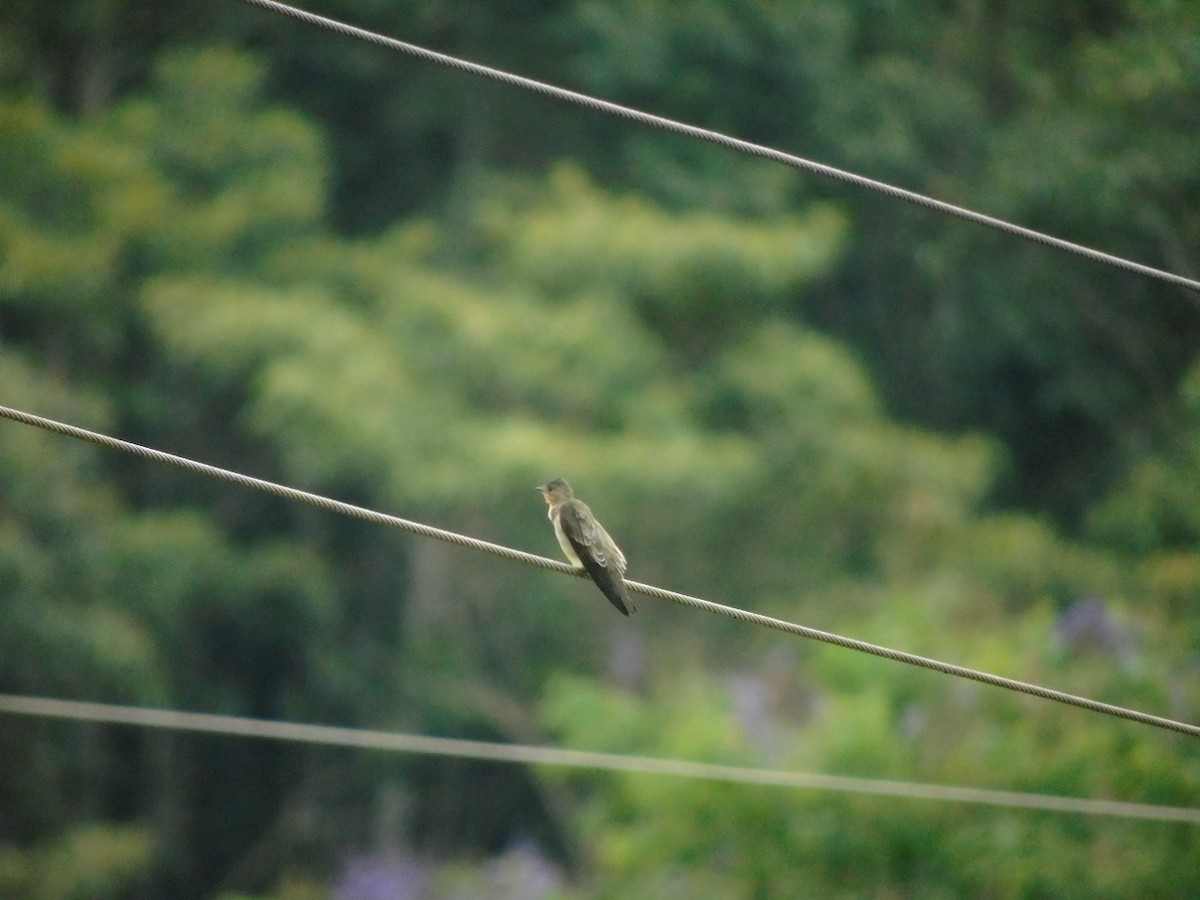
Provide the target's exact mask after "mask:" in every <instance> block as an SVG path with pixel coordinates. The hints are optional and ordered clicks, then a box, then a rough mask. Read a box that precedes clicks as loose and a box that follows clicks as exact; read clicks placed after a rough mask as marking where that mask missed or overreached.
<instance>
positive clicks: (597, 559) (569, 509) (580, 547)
mask: <svg viewBox="0 0 1200 900" xmlns="http://www.w3.org/2000/svg"><path fill="white" fill-rule="evenodd" d="M538 490H539V491H540V492H541V494H542V498H543V499H544V500H545V501H546V505H547V506H548V507H550V509H549V511H548V512H547V516H548V517H549V519H550V521H551V523H553V525H554V536H555V537H557V538H558V545H559V546H560V547H562V551H563V553H564V554H566V557H567V560H568V561H569V562H570V563H571V564H572V565H574V566H579V567H581V568H583V569H584V571H586V572H587V573H588V576H589V577H590V578H591V579H592V581H594V582H596V586H597V587H598V588H600V590H601V592H602V593H603V594H604V596H605V597H607V598H608V602H609V603H611V604H612V605H613V606H615V607H616V608H617V609H619V610H620V611H621V613H622V614H623V615H626V616H627V615H629V613H630V612H631V611H633V612H636V611H637V608H636V607H635V606H634V605H633V603H632V602H630V600H629V592H628V591H626V590H625V554H623V553H622V552H621V548H619V547H618V546H617V545H616V543H615V542H614V541H613V539H612V538H611V537H609V536H608V532H607V531H605V530H604V526H603V525H601V524H600V523H599V522H597V521H596V517H595V516H594V515H592V511H591V510H590V509H588V505H587V504H586V503H584V502H583V501H582V500H576V499H575V494H574V493H573V492H572V491H571V486H570V485H569V484H567V483H566V482H565V481H563V479H561V478H555V479H554V480H553V481H550V482H547V483H546V484H543V485H540V486H539V487H538Z"/></svg>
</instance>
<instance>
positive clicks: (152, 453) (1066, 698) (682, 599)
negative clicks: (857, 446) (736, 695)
mask: <svg viewBox="0 0 1200 900" xmlns="http://www.w3.org/2000/svg"><path fill="white" fill-rule="evenodd" d="M0 417H3V418H6V419H12V420H13V421H15V422H21V423H23V424H25V425H33V426H35V427H37V428H44V429H46V430H47V431H53V432H55V433H57V434H62V435H66V436H67V437H73V438H77V439H79V440H82V441H89V442H91V443H93V444H99V445H100V446H102V447H108V448H111V449H114V450H122V451H124V452H126V453H132V454H134V455H135V456H141V457H143V458H145V459H151V460H154V461H155V462H161V463H168V464H170V465H173V466H179V467H181V468H184V469H187V470H188V471H190V472H197V473H199V474H201V475H208V476H209V477H212V478H219V479H221V480H223V481H231V482H233V483H234V484H240V485H243V486H245V487H251V488H254V489H256V490H260V491H265V492H266V493H268V494H274V495H275V496H277V497H283V498H285V499H288V500H294V501H296V502H298V503H307V504H309V505H310V506H316V507H318V508H320V509H324V510H328V511H330V512H337V513H341V514H342V515H346V516H351V517H352V518H355V519H363V520H364V521H367V522H372V523H375V524H377V525H388V526H390V527H392V528H399V529H402V530H404V531H409V532H412V533H413V534H419V535H422V536H424V537H430V538H435V539H437V540H439V541H446V542H447V543H451V544H457V545H459V546H460V547H469V548H470V549H472V550H480V551H482V552H484V553H491V554H493V555H495V556H501V557H503V558H505V559H510V560H513V561H514V562H521V563H526V564H527V565H532V566H539V567H541V568H543V569H550V570H551V571H553V572H561V573H562V574H564V575H574V576H576V577H586V573H585V572H584V571H583V570H582V569H576V568H574V567H572V566H569V565H567V564H566V563H562V562H557V561H555V560H552V559H546V558H545V557H544V556H536V555H534V554H532V553H526V552H524V551H522V550H515V549H513V548H512V547H504V546H502V545H500V544H493V543H490V542H488V541H481V540H478V539H477V538H473V537H467V536H466V535H464V534H457V533H455V532H453V531H445V530H443V529H441V528H434V527H433V526H431V525H424V524H422V523H420V522H412V521H409V520H408V519H401V518H399V517H398V516H390V515H387V514H386V513H381V512H375V511H374V510H370V509H366V508H364V507H361V506H354V505H353V504H350V503H343V502H341V501H340V500H332V499H330V498H329V497H323V496H321V495H320V494H310V493H308V492H307V491H300V490H297V489H296V488H292V487H287V486H286V485H282V484H276V483H275V482H272V481H264V480H262V479H260V478H252V477H251V476H249V475H242V474H241V473H239V472H231V471H229V470H228V469H220V468H217V467H216V466H210V465H206V464H205V463H201V462H196V461H195V460H191V459H185V458H184V457H182V456H175V455H173V454H171V453H164V452H163V451H161V450H154V449H151V448H150V447H143V446H141V445H140V444H132V443H130V442H128V441H122V440H120V439H119V438H114V437H109V436H108V435H104V434H97V433H96V432H94V431H87V430H85V429H83V428H77V427H76V426H74V425H67V424H65V423H63V422H56V421H54V420H53V419H45V418H42V417H41V416H35V415H33V414H32V413H27V412H22V411H21V410H17V409H11V408H9V407H7V406H0ZM625 584H626V586H627V587H628V588H629V589H630V590H632V591H636V592H638V593H639V594H644V595H645V596H647V597H655V598H657V599H659V600H669V601H670V602H672V603H678V604H681V605H683V606H690V607H692V608H693V609H700V610H704V611H705V612H710V613H716V614H717V615H722V616H727V617H729V618H731V619H737V620H739V621H741V622H750V623H751V624H754V625H759V626H761V627H763V628H772V629H774V630H776V631H782V632H785V633H787V634H793V635H796V636H797V637H802V638H807V639H808V640H813V641H821V642H822V643H825V644H833V645H835V646H838V647H844V648H846V649H847V650H856V651H858V652H859V653H867V654H870V655H872V656H879V657H882V658H884V659H890V660H892V661H894V662H900V663H904V664H905V665H910V666H920V667H921V668H924V669H932V670H933V671H935V672H940V673H941V674H943V675H954V676H956V677H958V678H968V679H970V680H972V681H978V682H981V683H983V684H990V685H992V686H993V687H998V688H1003V689H1005V690H1008V691H1016V692H1019V693H1022V694H1029V695H1030V696H1033V697H1040V698H1042V699H1043V700H1053V701H1055V702H1057V703H1065V704H1067V705H1069V706H1076V707H1079V708H1080V709H1086V710H1089V711H1091V712H1097V713H1102V714H1104V715H1109V716H1116V717H1117V718H1121V719H1128V720H1130V721H1132V722H1138V723H1140V724H1142V725H1152V726H1154V727H1155V728H1164V729H1167V730H1168V731H1176V732H1179V733H1180V734H1187V735H1191V736H1193V737H1200V726H1197V725H1191V724H1188V723H1187V722H1178V721H1176V720H1174V719H1166V718H1163V717H1161V716H1153V715H1150V714H1148V713H1144V712H1139V711H1137V710H1133V709H1126V708H1125V707H1122V706H1114V705H1112V704H1110V703H1101V702H1100V701H1098V700H1091V699H1088V698H1087V697H1079V696H1076V695H1075V694H1067V693H1064V692H1062V691H1056V690H1052V689H1051V688H1046V687H1041V686H1040V685H1036V684H1029V683H1027V682H1024V681H1016V680H1015V679H1012V678H1004V677H1002V676H1000V675H992V674H990V673H988V672H980V671H978V670H976V669H968V668H966V667H964V666H956V665H954V664H953V663H946V662H941V661H940V660H936V659H929V658H928V657H925V656H917V655H916V654H914V653H905V652H904V651H902V650H892V649H890V648H888V647H881V646H879V645H877V644H870V643H867V642H866V641H859V640H856V639H854V638H848V637H843V636H842V635H840V634H833V633H831V632H828V631H820V630H818V629H816V628H809V627H808V626H806V625H797V624H796V623H794V622H787V621H784V620H783V619H776V618H772V617H771V616H764V615H760V614H759V613H754V612H749V611H747V610H744V609H738V608H737V607H734V606H725V605H724V604H721V603H713V602H712V601H711V600H701V599H700V598H699V597H691V596H688V595H687V594H679V593H676V592H675V591H668V590H665V589H663V588H660V587H655V586H653V585H649V584H641V583H640V582H637V581H626V582H625Z"/></svg>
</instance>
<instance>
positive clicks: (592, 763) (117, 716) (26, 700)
mask: <svg viewBox="0 0 1200 900" xmlns="http://www.w3.org/2000/svg"><path fill="white" fill-rule="evenodd" d="M0 712H2V713H10V714H16V715H28V716H42V717H47V718H55V719H72V720H77V721H88V722H104V723H108V724H114V725H133V726H137V727H142V728H165V729H170V730H173V731H190V732H201V733H207V734H221V735H231V736H236V737H251V738H262V739H269V740H277V741H291V742H296V743H306V744H321V745H325V746H334V747H357V748H362V749H368V750H388V751H392V752H399V753H421V754H425V755H430V756H448V757H457V758H460V759H483V760H489V761H491V762H503V763H523V764H528V765H547V766H566V767H570V768H576V769H593V770H595V769H600V770H607V771H612V772H638V773H643V774H649V775H670V776H675V777H680V778H698V779H705V780H709V781H724V782H733V783H738V784H760V785H771V786H775V787H789V788H809V789H814V790H826V791H840V792H846V793H855V794H874V795H882V796H886V797H907V798H911V799H917V800H941V801H949V802H955V803H974V804H981V805H985V806H1004V807H1016V808H1021V809H1036V810H1045V811H1048V812H1065V813H1079V814H1082V815H1099V816H1118V817H1121V818H1129V819H1150V820H1153V821H1160V822H1190V823H1193V824H1200V809H1188V808H1186V807H1179V806H1156V805H1152V804H1147V803H1128V802H1125V801H1121V800H1092V799H1087V798H1083V797H1064V796H1061V795H1057V794H1035V793H1028V792H1023V791H996V790H988V789H987V788H971V787H956V786H953V785H940V784H923V783H920V782H912V781H891V780H885V779H877V778H853V777H850V776H844V775H824V774H820V773H812V772H789V771H785V770H779V769H752V768H748V767H743V766H727V765H720V764H718V763H702V762H691V761H689V760H681V759H663V758H660V757H651V756H630V755H627V754H619V753H596V752H592V751H588V750H570V749H567V748H563V747H544V746H532V745H529V744H502V743H496V742H492V741H470V740H462V739H459V738H444V737H430V736H428V735H423V734H405V733H401V732H392V731H372V730H367V729H362V728H341V727H336V726H330V725H309V724H305V723H300V722H279V721H273V720H270V719H251V718H246V717H243V716H221V715H212V714H210V713H192V712H180V711H177V710H169V709H146V708H144V707H138V706H116V705H112V704H107V703H88V702H83V701H77V700H57V699H53V698H49V697H24V696H17V695H13V694H0Z"/></svg>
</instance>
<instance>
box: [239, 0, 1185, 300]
mask: <svg viewBox="0 0 1200 900" xmlns="http://www.w3.org/2000/svg"><path fill="white" fill-rule="evenodd" d="M242 2H243V3H248V4H250V5H251V6H258V7H261V8H262V9H266V10H270V11H272V12H276V13H280V14H281V15H285V16H289V17H291V18H293V19H297V20H298V21H301V22H304V23H306V24H309V25H316V26H317V27H319V28H324V29H327V30H329V31H333V32H336V33H337V34H341V35H345V36H347V37H352V38H356V39H358V40H361V41H367V42H368V43H372V44H376V45H378V46H381V47H387V48H388V49H390V50H397V51H399V52H401V53H406V54H408V55H409V56H414V57H416V58H418V59H422V60H424V61H426V62H432V63H437V64H438V65H442V66H449V67H450V68H453V69H458V70H459V71H461V72H467V73H469V74H471V75H477V76H480V77H482V78H489V79H491V80H493V81H499V82H502V83H504V84H508V85H512V86H513V87H518V88H522V89H523V90H528V91H534V92H536V93H539V94H542V95H543V96H546V97H551V98H553V99H555V100H560V101H564V102H566V103H573V104H575V105H577V106H583V107H586V108H587V109H591V110H595V111H596V112H602V113H607V114H609V115H614V116H620V117H621V118H623V119H628V120H629V121H631V122H637V123H638V124H641V125H649V126H650V127H653V128H660V129H662V130H664V131H670V132H672V133H674V134H680V135H683V136H684V137H689V138H693V139H695V140H701V141H707V142H708V143H710V144H718V145H720V146H722V147H727V148H729V149H731V150H736V151H738V152H739V153H746V154H749V155H751V156H758V157H762V158H763V159H770V160H773V161H774V162H778V163H783V164H784V165H786V166H791V167H792V168H794V169H801V170H803V171H806V172H811V173H813V174H816V175H822V176H824V177H826V178H833V179H836V180H838V181H843V182H845V183H847V184H852V185H854V186H855V187H860V188H866V189H867V190H871V191H876V192H877V193H881V194H884V195H886V196H889V197H892V198H894V199H897V200H904V201H905V202H908V203H914V204H916V205H917V206H923V207H925V208H926V209H932V210H934V211H936V212H940V213H943V214H945V215H949V216H955V217H957V218H960V219H965V220H966V221H968V222H974V223H975V224H977V225H984V226H986V227H988V228H993V229H995V230H997V231H1002V232H1005V233H1006V234H1011V235H1015V236H1016V237H1019V238H1023V239H1024V240H1027V241H1033V242H1034V243H1038V244H1043V245H1045V246H1047V247H1052V248H1054V249H1056V250H1061V251H1064V252H1067V253H1073V254H1075V255H1077V256H1082V257H1084V258H1086V259H1090V260H1092V261H1094V262H1099V263H1103V264H1105V265H1108V266H1113V267H1114V268H1117V269H1122V270H1124V271H1126V272H1133V273H1136V274H1138V275H1144V276H1146V277H1149V278H1155V279H1158V280H1159V281H1165V282H1167V283H1168V284H1173V285H1176V286H1177V287H1182V288H1186V289H1187V290H1189V291H1195V292H1200V281H1195V280H1193V279H1191V278H1185V277H1184V276H1182V275H1176V274H1174V273H1173V272H1166V271H1164V270H1162V269H1155V268H1153V267H1151V266H1147V265H1144V264H1142V263H1138V262H1133V261H1132V260H1128V259H1124V258H1123V257H1120V256H1114V255H1113V254H1111V253H1104V252H1102V251H1100V250H1093V249H1092V248H1090V247H1085V246H1084V245H1082V244H1076V243H1073V242H1072V241H1067V240H1063V239H1062V238H1058V237H1054V236H1053V235H1049V234H1045V233H1044V232H1041V231H1035V230H1034V229H1032V228H1025V227H1024V226H1022V225H1016V224H1014V223H1012V222H1007V221H1005V220H1004V219H997V218H995V217H994V216H989V215H985V214H984V213H979V212H975V211H973V210H970V209H966V208H964V207H961V206H955V205H954V204H952V203H946V202H944V201H942V200H935V199H934V198H932V197H927V196H925V195H924V194H918V193H917V192H916V191H910V190H906V189H905V188H901V187H896V186H895V185H891V184H887V183H886V182H882V181H876V180H875V179H873V178H867V177H865V176H863V175H857V174H855V173H853V172H847V171H845V170H844V169H837V168H834V167H833V166H827V165H825V164H824V163H819V162H814V161H812V160H808V159H804V158H802V157H799V156H793V155H792V154H790V153H784V152H782V151H781V150H775V149H773V148H771V147H765V146H763V145H762V144H754V143H751V142H750V141H743V140H741V139H740V138H735V137H730V136H729V135H726V134H722V133H721V132H719V131H710V130H709V129H707V128H698V127H697V126H695V125H688V124H687V123H685V122H679V121H676V120H674V119H668V118H665V117H663V116H656V115H653V114H652V113H647V112H642V111H641V110H637V109H633V108H632V107H628V106H622V105H621V104H619V103H612V102H610V101H608V100H601V99H599V98H598V97H592V96H589V95H587V94H581V93H579V92H577V91H570V90H567V89H565V88H560V87H556V86H554V85H552V84H546V83H545V82H542V81H536V80H534V79H532V78H526V77H524V76H523V75H515V74H513V73H511V72H505V71H502V70H500V69H493V68H491V67H490V66H484V65H480V64H479V63H473V62H469V61H467V60H464V59H459V58H457V57H454V56H448V55H447V54H445V53H438V52H436V51H434V50H427V49H425V48H424V47H419V46H417V45H416V44H409V43H406V42H405V41H400V40H397V39H396V38H390V37H387V36H385V35H382V34H378V33H377V32H374V31H367V30H366V29H365V28H357V27H355V26H354V25H347V24H346V23H344V22H339V21H337V20H336V19H329V18H326V17H325V16H318V15H316V14H315V13H310V12H308V11H306V10H303V9H297V8H296V7H294V6H288V5H287V4H285V3H280V2H278V0H242Z"/></svg>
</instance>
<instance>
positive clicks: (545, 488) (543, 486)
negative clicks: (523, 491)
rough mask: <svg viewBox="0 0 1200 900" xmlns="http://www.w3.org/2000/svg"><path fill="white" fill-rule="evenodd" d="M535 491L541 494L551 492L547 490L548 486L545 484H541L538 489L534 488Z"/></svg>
mask: <svg viewBox="0 0 1200 900" xmlns="http://www.w3.org/2000/svg"><path fill="white" fill-rule="evenodd" d="M534 490H535V491H537V492H538V493H539V494H545V493H546V491H547V490H549V488H547V487H546V485H544V484H539V485H538V486H537V487H535V488H534Z"/></svg>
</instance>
